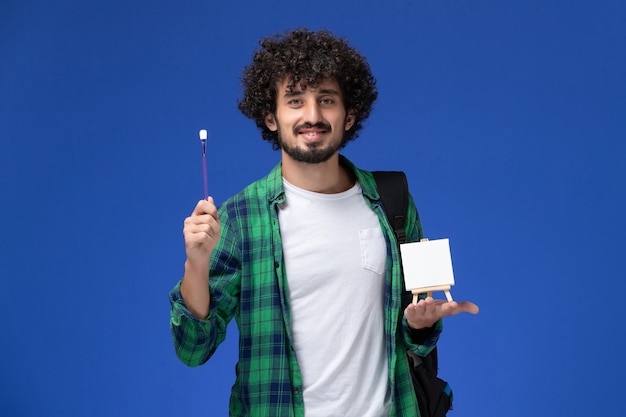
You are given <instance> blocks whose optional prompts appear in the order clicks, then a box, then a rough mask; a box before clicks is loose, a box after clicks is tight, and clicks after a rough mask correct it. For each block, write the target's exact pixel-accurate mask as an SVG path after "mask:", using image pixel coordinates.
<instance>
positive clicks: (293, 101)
mask: <svg viewBox="0 0 626 417" xmlns="http://www.w3.org/2000/svg"><path fill="white" fill-rule="evenodd" d="M287 104H289V105H290V106H300V105H301V104H302V100H300V99H299V98H292V99H291V100H289V101H288V102H287Z"/></svg>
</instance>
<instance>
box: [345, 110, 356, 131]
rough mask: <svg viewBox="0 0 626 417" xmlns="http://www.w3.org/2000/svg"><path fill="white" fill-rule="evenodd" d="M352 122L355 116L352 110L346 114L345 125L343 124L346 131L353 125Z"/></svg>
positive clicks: (354, 120)
mask: <svg viewBox="0 0 626 417" xmlns="http://www.w3.org/2000/svg"><path fill="white" fill-rule="evenodd" d="M354 122H356V116H355V115H354V113H352V112H350V113H348V115H347V116H346V125H345V130H346V132H347V131H348V130H350V129H351V128H352V126H353V125H354Z"/></svg>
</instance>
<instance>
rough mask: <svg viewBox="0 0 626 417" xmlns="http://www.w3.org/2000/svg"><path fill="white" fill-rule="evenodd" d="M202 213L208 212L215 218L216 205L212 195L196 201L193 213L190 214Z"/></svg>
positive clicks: (197, 214)
mask: <svg viewBox="0 0 626 417" xmlns="http://www.w3.org/2000/svg"><path fill="white" fill-rule="evenodd" d="M202 214H209V215H211V216H213V217H215V218H217V207H216V206H215V202H214V201H213V197H209V198H208V199H206V200H200V201H198V204H196V207H195V208H194V209H193V213H191V215H192V216H199V215H202Z"/></svg>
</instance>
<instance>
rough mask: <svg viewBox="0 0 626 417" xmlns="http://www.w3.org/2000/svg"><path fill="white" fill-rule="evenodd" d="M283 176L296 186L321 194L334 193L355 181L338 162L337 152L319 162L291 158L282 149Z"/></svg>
mask: <svg viewBox="0 0 626 417" xmlns="http://www.w3.org/2000/svg"><path fill="white" fill-rule="evenodd" d="M282 171H283V177H284V178H285V179H286V180H287V181H289V183H291V184H293V185H295V186H296V187H299V188H302V189H305V190H308V191H313V192H316V193H323V194H335V193H340V192H343V191H346V190H348V189H350V188H351V187H352V186H353V185H354V182H355V179H354V177H353V175H352V173H351V172H348V171H347V170H346V169H345V168H344V167H342V166H341V165H340V164H339V153H335V154H334V155H333V156H332V157H330V159H328V160H327V161H325V162H322V163H319V164H309V163H305V162H298V161H295V160H293V159H291V158H290V157H289V156H288V155H286V154H285V152H284V151H283V154H282Z"/></svg>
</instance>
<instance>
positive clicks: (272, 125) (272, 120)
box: [264, 113, 278, 132]
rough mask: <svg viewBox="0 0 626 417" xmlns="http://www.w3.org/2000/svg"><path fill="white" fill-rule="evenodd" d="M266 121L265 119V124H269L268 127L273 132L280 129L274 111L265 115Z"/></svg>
mask: <svg viewBox="0 0 626 417" xmlns="http://www.w3.org/2000/svg"><path fill="white" fill-rule="evenodd" d="M264 121H265V126H267V128H268V129H269V130H271V131H272V132H276V131H277V130H278V125H277V124H276V118H275V117H274V114H273V113H270V114H268V115H267V116H265V119H264Z"/></svg>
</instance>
